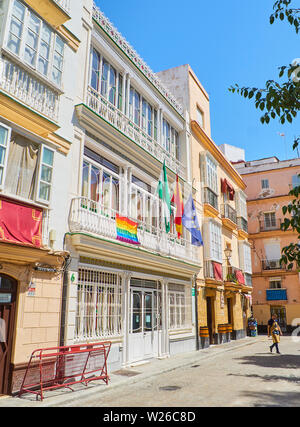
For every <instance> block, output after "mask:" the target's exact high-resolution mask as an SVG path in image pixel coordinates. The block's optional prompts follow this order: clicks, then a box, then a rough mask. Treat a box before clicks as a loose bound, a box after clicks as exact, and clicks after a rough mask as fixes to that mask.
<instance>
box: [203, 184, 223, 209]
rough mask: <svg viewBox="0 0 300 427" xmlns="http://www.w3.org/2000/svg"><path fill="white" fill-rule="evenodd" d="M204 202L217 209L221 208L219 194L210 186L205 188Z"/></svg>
mask: <svg viewBox="0 0 300 427" xmlns="http://www.w3.org/2000/svg"><path fill="white" fill-rule="evenodd" d="M203 202H204V203H207V204H208V205H210V206H212V207H213V208H214V209H216V210H217V211H218V210H219V205H218V195H217V194H216V193H215V192H214V191H213V190H211V189H210V188H209V187H205V188H204V192H203Z"/></svg>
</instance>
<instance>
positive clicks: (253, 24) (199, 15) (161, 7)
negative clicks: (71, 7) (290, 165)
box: [96, 0, 300, 160]
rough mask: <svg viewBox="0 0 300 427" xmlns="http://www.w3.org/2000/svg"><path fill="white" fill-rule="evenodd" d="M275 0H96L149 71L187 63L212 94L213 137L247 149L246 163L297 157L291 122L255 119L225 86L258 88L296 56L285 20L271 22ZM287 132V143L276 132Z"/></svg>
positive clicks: (291, 32)
mask: <svg viewBox="0 0 300 427" xmlns="http://www.w3.org/2000/svg"><path fill="white" fill-rule="evenodd" d="M274 2H275V0H226V1H224V0H214V1H208V0H186V1H185V2H182V1H180V0H152V1H147V2H145V1H141V0H126V2H125V1H120V0H119V1H115V2H112V1H111V0H96V4H97V5H98V6H99V7H100V9H101V10H102V11H103V12H104V14H105V15H106V16H107V17H108V18H109V19H110V21H111V22H112V23H113V24H114V25H115V27H116V28H117V29H118V30H119V31H120V32H121V34H122V35H123V36H124V37H125V38H126V39H127V41H128V42H129V43H130V44H131V45H132V46H133V47H134V48H135V50H136V51H137V52H138V54H139V55H140V56H141V57H142V58H143V59H144V60H145V62H146V63H147V64H148V65H149V66H150V67H151V68H152V70H153V71H154V72H157V71H161V70H165V69H168V68H172V67H176V66H178V65H182V64H187V63H188V64H190V66H191V67H192V69H193V70H194V72H195V73H196V75H197V76H198V78H199V80H200V81H201V83H202V84H203V86H204V87H205V89H206V91H207V92H208V94H209V96H210V108H211V127H212V138H213V140H214V141H215V143H216V144H217V145H220V144H223V143H227V144H231V145H234V146H237V147H241V148H244V149H245V152H246V160H253V159H258V158H264V157H270V156H273V155H276V156H277V157H278V158H279V159H280V160H285V159H286V158H294V157H297V153H296V152H295V151H293V150H292V145H293V140H294V136H296V135H299V134H300V132H299V117H298V118H297V119H296V121H294V122H293V124H286V125H281V124H280V123H279V121H278V119H275V120H272V121H271V122H270V123H269V124H268V125H262V124H261V123H260V121H259V118H260V116H261V111H260V110H256V108H255V106H254V103H253V102H251V101H249V100H246V99H244V98H242V97H241V96H239V95H236V94H231V93H230V92H229V91H228V87H229V86H231V85H232V84H235V83H238V84H239V85H240V86H249V87H263V86H264V84H265V82H266V81H267V80H269V79H274V80H278V79H279V78H278V67H279V66H281V65H288V64H289V63H291V62H292V61H293V60H294V59H295V58H299V57H300V49H299V41H300V35H297V34H296V33H295V31H294V30H293V28H292V27H291V26H290V25H288V24H287V23H286V21H284V22H281V21H277V22H275V23H274V24H273V25H270V24H269V17H270V15H271V13H272V7H273V4H274ZM278 133H284V134H285V138H284V137H281V136H279V135H278Z"/></svg>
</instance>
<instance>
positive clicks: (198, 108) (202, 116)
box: [197, 105, 204, 129]
mask: <svg viewBox="0 0 300 427" xmlns="http://www.w3.org/2000/svg"><path fill="white" fill-rule="evenodd" d="M199 118H200V120H199ZM197 122H198V124H199V126H200V127H201V129H204V113H203V111H202V109H201V108H200V107H198V105H197Z"/></svg>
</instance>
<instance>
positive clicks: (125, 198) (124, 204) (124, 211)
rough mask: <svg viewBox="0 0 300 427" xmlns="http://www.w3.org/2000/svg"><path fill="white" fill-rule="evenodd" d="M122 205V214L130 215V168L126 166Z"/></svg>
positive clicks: (123, 178)
mask: <svg viewBox="0 0 300 427" xmlns="http://www.w3.org/2000/svg"><path fill="white" fill-rule="evenodd" d="M122 187H123V191H122V205H121V212H122V214H123V215H124V216H127V215H128V211H129V209H128V166H124V168H123V175H122Z"/></svg>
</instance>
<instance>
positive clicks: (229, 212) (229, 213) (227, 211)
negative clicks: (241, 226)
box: [221, 203, 237, 224]
mask: <svg viewBox="0 0 300 427" xmlns="http://www.w3.org/2000/svg"><path fill="white" fill-rule="evenodd" d="M221 212H222V218H225V219H229V220H230V221H232V222H233V223H234V224H237V216H236V210H235V209H233V208H232V207H231V206H230V205H229V204H228V203H225V204H224V205H222V207H221Z"/></svg>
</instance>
